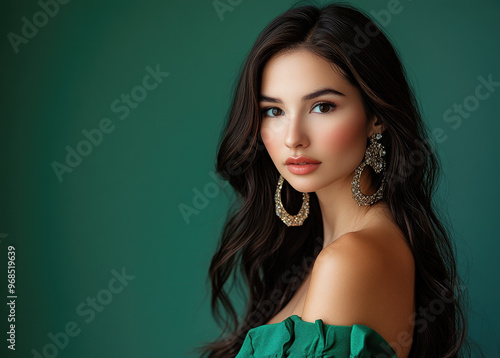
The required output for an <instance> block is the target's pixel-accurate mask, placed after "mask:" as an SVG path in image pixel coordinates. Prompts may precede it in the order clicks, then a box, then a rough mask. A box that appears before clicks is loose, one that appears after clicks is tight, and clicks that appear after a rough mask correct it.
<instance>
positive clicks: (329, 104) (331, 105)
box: [260, 101, 337, 118]
mask: <svg viewBox="0 0 500 358" xmlns="http://www.w3.org/2000/svg"><path fill="white" fill-rule="evenodd" d="M319 106H327V107H328V111H326V112H323V111H319V112H315V111H313V113H319V114H328V113H330V112H332V111H333V110H334V109H335V108H336V107H337V105H336V104H335V103H333V102H328V101H324V102H319V103H316V104H315V105H314V106H313V109H314V108H316V107H319ZM270 110H278V111H280V113H281V114H278V115H269V114H268V113H267V112H269V111H270ZM260 112H261V114H262V116H264V117H271V118H275V117H279V116H280V115H282V114H283V113H284V112H283V110H281V109H280V108H278V107H265V108H262V109H261V111H260Z"/></svg>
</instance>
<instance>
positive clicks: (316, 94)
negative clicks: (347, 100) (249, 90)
mask: <svg viewBox="0 0 500 358" xmlns="http://www.w3.org/2000/svg"><path fill="white" fill-rule="evenodd" d="M325 94H335V95H337V96H345V94H343V93H342V92H339V91H337V90H334V89H333V88H323V89H320V90H318V91H314V92H312V93H309V94H306V95H305V96H304V97H302V102H304V101H307V100H310V99H313V98H316V97H319V96H322V95H325ZM262 101H266V102H272V103H282V101H281V99H279V98H273V97H269V96H264V95H260V96H259V102H262Z"/></svg>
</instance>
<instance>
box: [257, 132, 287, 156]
mask: <svg viewBox="0 0 500 358" xmlns="http://www.w3.org/2000/svg"><path fill="white" fill-rule="evenodd" d="M260 136H261V138H262V142H263V143H264V146H265V147H266V149H267V152H268V153H269V156H270V157H271V158H273V157H274V156H275V155H276V154H277V153H278V151H279V143H282V141H280V140H282V139H281V138H280V135H279V132H278V131H276V130H273V128H271V126H269V125H268V124H263V125H262V126H261V129H260Z"/></svg>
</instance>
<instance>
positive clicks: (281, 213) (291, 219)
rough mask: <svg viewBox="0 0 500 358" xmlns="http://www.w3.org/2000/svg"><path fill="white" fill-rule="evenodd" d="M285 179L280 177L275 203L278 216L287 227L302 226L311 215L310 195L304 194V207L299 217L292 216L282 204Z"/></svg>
mask: <svg viewBox="0 0 500 358" xmlns="http://www.w3.org/2000/svg"><path fill="white" fill-rule="evenodd" d="M284 180H285V179H284V178H283V176H282V175H280V178H279V180H278V186H277V188H276V193H275V194H274V201H275V203H276V215H277V216H278V217H279V218H280V219H281V220H282V221H283V222H284V223H285V224H286V226H300V225H302V224H303V223H304V220H305V219H307V216H308V215H309V194H308V193H302V207H301V208H300V210H299V212H298V214H297V215H290V214H289V213H288V212H287V211H286V210H285V208H284V207H283V203H282V202H281V188H282V187H283V182H284Z"/></svg>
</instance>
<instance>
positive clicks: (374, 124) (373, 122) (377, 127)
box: [368, 115, 385, 137]
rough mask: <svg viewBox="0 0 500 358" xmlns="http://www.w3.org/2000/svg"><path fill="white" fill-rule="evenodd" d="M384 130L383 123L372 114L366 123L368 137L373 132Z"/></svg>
mask: <svg viewBox="0 0 500 358" xmlns="http://www.w3.org/2000/svg"><path fill="white" fill-rule="evenodd" d="M384 131H385V125H384V124H383V123H382V121H381V120H380V118H378V117H377V116H376V115H373V116H372V117H371V119H370V123H369V125H368V133H369V135H368V136H369V137H370V136H371V135H372V134H373V133H383V132H384Z"/></svg>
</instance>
